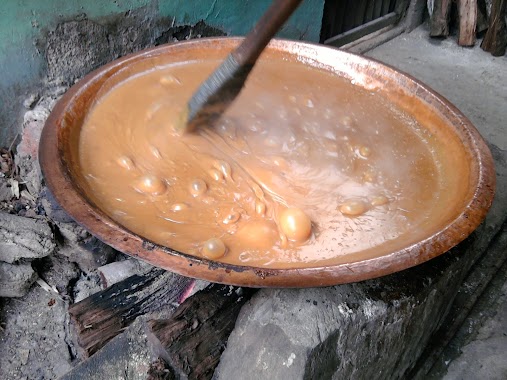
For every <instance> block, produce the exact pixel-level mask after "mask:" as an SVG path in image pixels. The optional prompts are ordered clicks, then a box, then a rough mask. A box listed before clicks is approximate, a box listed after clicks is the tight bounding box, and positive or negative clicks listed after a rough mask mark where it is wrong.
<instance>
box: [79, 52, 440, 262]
mask: <svg viewBox="0 0 507 380" xmlns="http://www.w3.org/2000/svg"><path fill="white" fill-rule="evenodd" d="M218 63H219V62H217V61H211V62H188V63H181V64H177V65H169V66H165V67H157V68H154V69H152V70H148V71H146V72H142V73H139V74H138V75H135V76H131V77H130V78H129V79H128V80H126V81H123V82H121V83H120V84H118V85H117V86H115V87H114V88H113V89H112V90H111V91H108V92H107V93H106V94H105V95H104V96H102V97H101V98H100V99H99V100H98V101H97V102H96V104H95V105H94V107H93V108H92V109H91V111H90V113H89V115H88V118H87V120H86V121H85V125H84V126H83V129H82V132H81V138H80V164H81V167H82V171H83V174H84V176H85V178H86V180H87V182H88V185H89V187H90V189H91V190H89V193H90V194H89V197H90V198H91V199H92V200H93V202H94V203H95V204H96V205H97V206H99V207H100V208H101V209H102V210H104V211H105V212H106V213H107V214H108V215H110V217H111V218H112V219H114V220H115V221H117V222H118V223H120V224H121V225H123V226H125V227H126V228H128V229H129V230H131V231H133V232H135V233H137V234H139V235H141V236H143V237H145V238H147V239H149V240H151V241H153V242H155V243H158V244H161V245H165V246H167V247H170V248H173V249H176V250H178V251H181V252H185V253H188V254H191V255H195V256H202V257H207V258H212V259H215V260H219V261H223V262H228V263H234V264H239V265H255V266H267V267H273V268H283V267H297V266H300V265H302V263H312V262H313V263H317V264H318V262H319V261H321V260H326V259H331V258H334V257H336V256H340V255H349V254H354V253H357V252H360V251H364V250H368V249H372V248H375V247H377V246H380V245H382V244H384V243H385V242H389V241H390V240H393V239H397V238H399V237H400V236H401V237H402V236H410V233H411V230H412V229H414V228H417V225H418V224H419V223H421V222H422V221H424V220H425V219H427V218H428V216H429V215H430V214H431V213H432V212H434V211H435V208H438V207H441V206H439V204H438V202H437V201H436V200H437V199H438V197H439V192H440V191H441V189H440V187H439V178H438V177H439V173H438V168H437V165H436V164H435V160H434V158H433V156H432V152H431V151H430V149H429V146H428V144H427V143H426V142H425V141H426V140H425V132H424V129H423V128H421V127H420V126H419V125H418V124H417V123H416V122H415V121H414V120H413V119H412V118H410V117H409V116H407V115H405V114H404V113H402V112H401V111H399V110H397V109H394V108H393V106H392V105H390V104H389V103H388V102H387V101H386V100H385V99H384V98H383V97H382V95H381V94H380V93H378V92H375V91H374V92H371V91H367V90H365V89H363V88H360V87H359V86H355V85H353V84H351V83H350V81H347V80H345V79H343V78H341V77H338V76H336V75H334V74H332V73H329V72H326V71H323V70H319V69H316V68H311V67H307V66H305V65H304V64H302V63H297V62H275V61H273V62H270V61H266V60H264V61H261V62H259V64H258V66H256V68H255V70H254V71H253V73H252V75H251V77H250V78H249V80H248V81H247V84H246V87H245V89H244V91H243V92H242V93H241V95H240V96H239V98H238V99H237V100H236V102H235V103H234V104H233V106H232V107H231V108H230V109H229V110H228V111H227V112H226V114H225V115H224V116H223V117H222V119H221V120H220V121H219V123H218V124H217V125H216V126H215V127H214V128H202V129H201V130H199V131H197V132H196V133H195V134H190V135H185V136H178V135H176V134H175V132H174V131H173V127H174V123H175V121H176V120H178V118H179V116H180V115H181V113H182V111H183V110H184V108H185V106H186V102H187V100H188V99H189V98H190V96H191V94H192V93H193V91H194V90H195V89H196V88H197V87H198V85H199V84H200V83H201V82H202V81H203V80H204V79H205V78H206V76H207V75H209V73H210V72H211V71H212V70H213V69H214V68H215V67H216V66H217V65H218Z"/></svg>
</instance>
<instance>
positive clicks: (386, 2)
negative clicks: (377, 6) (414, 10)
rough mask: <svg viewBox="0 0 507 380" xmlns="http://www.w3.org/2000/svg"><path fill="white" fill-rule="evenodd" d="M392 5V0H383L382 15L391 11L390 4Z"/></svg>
mask: <svg viewBox="0 0 507 380" xmlns="http://www.w3.org/2000/svg"><path fill="white" fill-rule="evenodd" d="M390 5H391V0H382V16H384V15H386V14H388V13H389V6H390Z"/></svg>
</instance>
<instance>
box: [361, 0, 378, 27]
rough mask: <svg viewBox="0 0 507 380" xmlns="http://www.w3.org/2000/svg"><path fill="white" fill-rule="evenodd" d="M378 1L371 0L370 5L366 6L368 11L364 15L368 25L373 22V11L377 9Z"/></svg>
mask: <svg viewBox="0 0 507 380" xmlns="http://www.w3.org/2000/svg"><path fill="white" fill-rule="evenodd" d="M375 1H376V0H369V1H368V5H367V6H366V11H365V13H364V22H365V23H368V22H370V21H371V20H373V9H374V8H375Z"/></svg>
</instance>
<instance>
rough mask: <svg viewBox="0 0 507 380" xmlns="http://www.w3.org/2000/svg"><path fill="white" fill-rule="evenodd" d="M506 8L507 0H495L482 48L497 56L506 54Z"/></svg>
mask: <svg viewBox="0 0 507 380" xmlns="http://www.w3.org/2000/svg"><path fill="white" fill-rule="evenodd" d="M506 9H507V0H494V1H493V4H492V6H491V16H490V17H489V28H488V31H487V32H486V35H485V36H484V39H483V40H482V44H481V48H482V50H484V51H487V52H489V53H491V54H493V55H494V56H497V57H499V56H502V55H504V54H505V50H506V46H507V27H506V25H505V14H506V11H507V10H506Z"/></svg>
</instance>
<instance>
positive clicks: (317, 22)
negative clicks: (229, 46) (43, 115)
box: [0, 0, 324, 145]
mask: <svg viewBox="0 0 507 380" xmlns="http://www.w3.org/2000/svg"><path fill="white" fill-rule="evenodd" d="M270 3H271V0H1V1H0V145H4V144H5V141H6V140H7V139H8V138H9V137H10V136H12V135H14V134H15V131H14V132H12V130H13V129H15V126H16V125H17V124H19V114H20V112H21V107H18V105H20V104H21V103H22V100H23V99H24V97H26V95H27V92H28V91H29V89H30V88H31V87H33V86H35V85H36V84H37V83H38V81H40V79H41V78H42V77H43V76H44V56H43V52H41V51H40V50H39V49H38V47H37V46H38V45H37V41H43V39H44V35H45V34H46V33H47V32H48V31H49V30H52V29H54V28H55V27H56V25H58V24H59V23H61V22H64V21H69V20H72V19H75V18H79V17H81V18H83V17H86V18H88V19H90V20H94V21H97V22H99V23H100V22H101V20H105V19H106V18H107V17H108V16H114V15H117V14H121V13H123V12H126V11H128V10H133V9H139V8H142V7H145V8H146V16H147V17H168V18H169V19H170V20H174V24H175V25H181V24H195V23H197V22H198V21H200V20H204V21H205V22H206V23H207V24H209V25H212V26H215V27H217V28H220V29H222V30H224V31H225V32H227V33H228V34H230V35H244V34H245V33H247V32H248V31H249V30H250V28H251V27H252V26H253V25H254V23H255V21H256V20H257V19H258V18H259V17H260V15H262V13H263V11H264V10H265V9H266V8H267V7H268V6H269V4H270ZM323 7H324V0H304V1H303V3H302V4H301V6H300V8H299V9H298V10H297V11H296V13H295V14H294V15H293V16H292V17H291V19H290V20H289V21H288V23H287V24H286V25H285V26H284V28H283V29H282V31H281V32H280V34H279V35H280V36H281V37H284V38H291V39H303V40H308V41H318V40H319V34H320V28H321V22H322V12H323ZM16 111H17V116H18V117H16V115H14V114H15V112H16Z"/></svg>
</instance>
